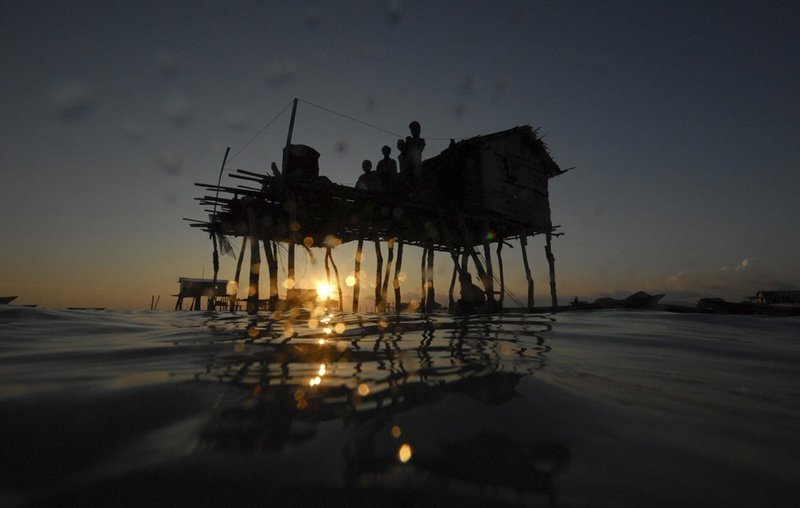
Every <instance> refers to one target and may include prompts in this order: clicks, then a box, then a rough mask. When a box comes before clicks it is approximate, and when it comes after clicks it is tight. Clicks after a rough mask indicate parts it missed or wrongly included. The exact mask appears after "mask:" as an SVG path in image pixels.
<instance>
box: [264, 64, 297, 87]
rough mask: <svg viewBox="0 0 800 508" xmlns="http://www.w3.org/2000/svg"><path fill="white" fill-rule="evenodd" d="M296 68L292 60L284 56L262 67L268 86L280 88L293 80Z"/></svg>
mask: <svg viewBox="0 0 800 508" xmlns="http://www.w3.org/2000/svg"><path fill="white" fill-rule="evenodd" d="M297 70H298V67H297V64H296V63H295V62H294V60H290V59H288V58H284V59H282V60H276V61H274V62H272V63H271V64H269V65H267V66H266V67H265V68H264V75H265V77H266V81H267V83H268V84H269V86H271V87H272V88H280V87H282V86H284V85H287V84H289V83H291V82H292V81H294V78H295V76H296V75H297Z"/></svg>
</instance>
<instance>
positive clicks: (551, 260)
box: [544, 233, 558, 312]
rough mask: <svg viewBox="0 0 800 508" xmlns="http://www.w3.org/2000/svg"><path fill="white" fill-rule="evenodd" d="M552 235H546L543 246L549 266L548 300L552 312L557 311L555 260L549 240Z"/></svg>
mask: <svg viewBox="0 0 800 508" xmlns="http://www.w3.org/2000/svg"><path fill="white" fill-rule="evenodd" d="M552 237H553V235H552V234H550V233H547V243H546V244H545V246H544V252H545V255H546V256H547V263H548V264H549V265H550V298H551V300H552V304H553V312H555V311H557V310H558V296H557V295H556V258H555V256H553V247H552V245H551V239H552Z"/></svg>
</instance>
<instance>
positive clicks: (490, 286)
mask: <svg viewBox="0 0 800 508" xmlns="http://www.w3.org/2000/svg"><path fill="white" fill-rule="evenodd" d="M487 232H488V229H487ZM485 237H486V236H485V235H484V240H483V257H484V258H485V259H486V275H484V279H485V282H484V283H483V286H484V288H485V289H486V299H487V300H489V301H490V302H494V301H495V300H494V273H493V272H492V250H491V248H490V247H489V240H486V239H485Z"/></svg>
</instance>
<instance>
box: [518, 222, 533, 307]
mask: <svg viewBox="0 0 800 508" xmlns="http://www.w3.org/2000/svg"><path fill="white" fill-rule="evenodd" d="M527 235H528V233H527V231H525V230H524V229H523V230H522V234H520V236H519V246H520V247H521V248H522V264H523V265H524V266H525V279H526V280H527V281H528V310H529V311H531V310H533V275H532V274H531V267H530V265H529V264H528V252H527V247H528V236H527Z"/></svg>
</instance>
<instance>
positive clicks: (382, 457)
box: [0, 305, 800, 507]
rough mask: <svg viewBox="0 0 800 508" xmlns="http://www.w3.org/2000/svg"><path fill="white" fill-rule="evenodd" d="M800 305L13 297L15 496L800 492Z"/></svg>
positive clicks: (333, 498) (517, 500)
mask: <svg viewBox="0 0 800 508" xmlns="http://www.w3.org/2000/svg"><path fill="white" fill-rule="evenodd" d="M799 383H800V319H798V318H774V317H748V316H718V315H704V314H694V315H693V314H670V313H665V312H647V311H641V312H631V311H627V312H626V311H591V312H565V313H560V314H552V315H536V314H521V313H520V314H504V315H492V316H471V317H449V316H429V317H424V316H420V315H400V316H395V315H384V316H379V315H366V314H347V313H343V314H342V313H320V312H306V311H302V312H296V313H294V314H286V315H277V314H270V313H261V314H259V315H258V316H248V315H245V314H230V313H224V312H219V313H214V312H115V311H70V310H46V309H35V308H34V309H32V308H22V307H14V306H9V305H6V306H0V465H2V475H1V476H0V482H1V483H0V505H2V506H12V507H13V506H48V507H51V506H256V505H258V506H313V505H318V506H331V505H332V506H344V505H347V506H442V505H456V506H462V505H463V506H502V505H509V506H712V505H714V506H793V505H796V503H797V500H798V495H800V384H799Z"/></svg>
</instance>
